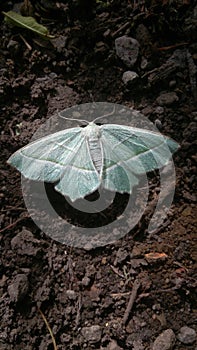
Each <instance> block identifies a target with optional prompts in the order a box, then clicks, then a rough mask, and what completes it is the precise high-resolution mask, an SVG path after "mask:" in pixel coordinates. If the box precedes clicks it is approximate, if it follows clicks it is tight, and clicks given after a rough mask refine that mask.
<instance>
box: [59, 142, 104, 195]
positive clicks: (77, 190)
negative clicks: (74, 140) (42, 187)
mask: <svg viewBox="0 0 197 350" xmlns="http://www.w3.org/2000/svg"><path fill="white" fill-rule="evenodd" d="M80 141H81V142H80V144H79V145H78V147H77V148H76V149H75V150H74V152H75V154H74V155H73V156H71V157H70V158H69V161H68V162H67V164H66V165H65V169H64V171H63V173H62V176H61V178H60V181H59V183H58V184H57V185H56V186H55V189H56V190H57V191H59V192H60V193H62V194H63V195H67V196H69V197H70V199H71V200H72V201H75V200H76V199H79V198H84V197H85V196H87V195H88V194H91V193H93V192H94V191H96V190H97V189H98V187H99V186H100V178H99V174H98V172H97V171H96V169H95V166H94V164H93V161H92V158H91V155H90V151H89V146H88V142H87V140H86V139H85V137H81V140H80Z"/></svg>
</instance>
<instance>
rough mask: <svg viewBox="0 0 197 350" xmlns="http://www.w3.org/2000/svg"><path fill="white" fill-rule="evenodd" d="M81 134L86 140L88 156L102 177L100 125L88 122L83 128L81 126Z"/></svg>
mask: <svg viewBox="0 0 197 350" xmlns="http://www.w3.org/2000/svg"><path fill="white" fill-rule="evenodd" d="M82 134H83V135H84V137H85V138H86V140H87V143H88V148H89V151H90V156H91V158H92V161H93V163H94V166H95V168H96V170H97V171H98V173H99V177H100V178H102V168H103V161H102V160H103V149H102V143H101V140H100V138H101V127H100V126H99V125H97V124H95V123H94V122H90V123H89V124H88V125H87V126H86V127H85V128H83V131H82Z"/></svg>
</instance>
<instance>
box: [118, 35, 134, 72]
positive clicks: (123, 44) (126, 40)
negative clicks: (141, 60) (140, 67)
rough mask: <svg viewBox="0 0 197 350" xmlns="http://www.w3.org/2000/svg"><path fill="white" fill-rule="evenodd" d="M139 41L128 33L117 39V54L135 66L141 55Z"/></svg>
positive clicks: (131, 65)
mask: <svg viewBox="0 0 197 350" xmlns="http://www.w3.org/2000/svg"><path fill="white" fill-rule="evenodd" d="M139 46H140V45H139V43H138V41H137V40H136V39H134V38H130V37H128V36H126V35H124V36H121V37H119V38H117V39H116V40H115V48H116V55H117V56H118V57H119V58H120V59H121V60H122V61H123V62H124V64H126V66H127V67H133V66H134V64H135V63H136V61H137V59H138V55H139Z"/></svg>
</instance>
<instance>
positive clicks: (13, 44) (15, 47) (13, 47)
mask: <svg viewBox="0 0 197 350" xmlns="http://www.w3.org/2000/svg"><path fill="white" fill-rule="evenodd" d="M7 49H8V50H9V51H10V53H11V54H12V55H16V54H17V53H18V52H19V43H18V41H16V40H12V39H11V40H10V41H9V43H8V45H7Z"/></svg>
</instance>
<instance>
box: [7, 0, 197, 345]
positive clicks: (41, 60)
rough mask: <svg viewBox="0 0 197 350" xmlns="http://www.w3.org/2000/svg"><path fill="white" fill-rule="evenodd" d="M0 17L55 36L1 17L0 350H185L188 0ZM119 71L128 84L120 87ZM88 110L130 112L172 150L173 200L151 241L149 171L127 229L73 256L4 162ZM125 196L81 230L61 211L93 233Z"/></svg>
mask: <svg viewBox="0 0 197 350" xmlns="http://www.w3.org/2000/svg"><path fill="white" fill-rule="evenodd" d="M0 9H1V11H5V12H6V11H9V10H13V11H17V12H20V11H21V13H22V14H23V15H31V16H33V17H34V18H36V20H37V21H38V22H39V23H42V24H43V25H45V26H46V27H47V28H48V30H49V33H50V34H51V35H54V38H53V39H49V40H46V39H43V38H41V37H39V36H38V35H35V34H34V33H32V32H31V31H28V30H25V29H24V28H19V27H15V26H10V25H8V23H5V21H4V16H3V14H2V13H1V15H0V19H1V36H0V108H1V115H0V119H1V135H0V143H1V158H0V178H1V189H0V198H1V231H0V241H1V264H0V320H1V321H0V327H1V331H0V350H3V349H4V350H12V349H14V350H22V349H25V350H33V349H38V350H45V349H48V350H52V349H58V350H63V349H103V350H104V349H106V350H121V349H126V350H127V349H133V350H151V349H153V350H164V349H165V350H168V349H174V350H187V349H188V350H191V349H192V350H194V349H196V348H197V343H196V326H197V324H196V323H197V322H196V294H195V291H196V258H197V250H196V240H195V239H196V238H195V234H196V216H197V212H196V195H195V188H196V187H195V181H196V154H195V144H196V134H195V132H196V121H197V110H196V102H197V85H196V72H197V67H196V65H197V42H196V39H197V6H196V4H195V2H194V1H190V0H177V1H175V0H173V1H167V0H161V1H118V0H117V1H116V0H114V1H113V0H112V1H98V2H94V1H93V2H87V1H85V0H84V1H79V2H77V1H69V2H65V1H64V2H63V1H62V2H55V1H54V2H53V1H46V2H44V1H32V2H30V1H25V2H24V3H22V2H21V3H17V2H13V1H9V2H3V3H1V5H0ZM122 36H127V37H129V38H133V39H135V40H137V44H136V42H135V41H134V42H135V44H136V45H137V49H136V47H135V50H134V51H135V52H133V51H132V50H131V53H130V55H128V56H127V59H123V58H122V57H120V55H119V54H118V50H117V44H116V45H115V42H116V43H117V41H116V40H117V39H118V38H121V37H122ZM121 40H122V39H121ZM132 42H133V41H132ZM127 71H130V72H135V73H137V77H136V74H134V73H129V80H128V81H127V80H126V79H125V74H124V73H125V72H127ZM123 74H124V75H123ZM127 74H128V73H127ZM127 74H126V76H128V75H127ZM131 77H132V78H131ZM133 77H134V78H133ZM91 102H109V103H115V104H120V105H123V106H127V107H128V108H134V109H135V110H138V111H140V112H141V113H142V114H143V115H144V116H145V118H147V119H149V120H150V121H152V122H153V123H156V125H157V126H158V127H159V130H160V131H161V132H162V134H164V135H166V136H169V137H171V138H173V139H174V140H176V141H177V142H178V143H179V144H180V148H179V150H178V151H177V152H176V153H175V154H174V156H173V160H174V165H175V169H176V189H175V194H174V199H173V203H172V205H171V208H170V211H169V212H168V215H167V218H166V219H165V220H164V222H163V223H162V225H161V226H160V227H159V228H158V229H157V230H155V231H153V232H151V233H150V232H148V229H147V228H148V224H149V222H150V220H151V217H152V215H153V214H154V210H155V205H156V203H157V200H158V197H159V186H160V179H159V173H158V172H153V173H152V174H150V175H149V184H150V189H149V202H148V204H147V207H146V210H145V212H144V214H143V215H142V217H141V218H140V220H139V222H138V223H137V225H136V226H135V227H134V228H133V227H132V228H130V229H128V232H127V234H126V235H124V237H122V238H121V239H119V240H116V241H115V242H114V243H111V244H107V245H105V246H101V247H95V246H91V244H89V245H88V244H87V245H86V247H85V244H84V247H81V248H78V247H75V246H74V247H73V246H69V245H66V244H61V243H59V242H57V241H55V240H53V239H52V238H50V237H49V236H47V235H46V234H45V233H44V232H43V231H42V230H41V229H40V228H39V227H37V226H36V224H35V223H34V221H33V220H32V219H31V217H30V215H29V213H28V211H27V209H26V206H25V203H24V199H23V195H22V190H21V176H20V174H19V173H18V172H17V170H15V169H14V168H12V167H11V166H9V165H8V164H7V163H6V161H7V159H8V158H9V156H10V155H11V154H12V153H13V152H15V151H16V150H18V149H19V148H20V147H22V146H24V145H26V144H27V143H28V142H29V141H30V140H31V137H32V136H33V134H34V133H35V131H36V130H37V129H38V127H39V126H40V125H42V124H43V123H44V122H46V121H47V119H48V118H50V117H51V116H52V115H54V114H55V113H57V110H58V111H62V110H64V109H66V108H68V107H72V106H75V105H80V104H84V103H91ZM109 123H113V117H110V121H109ZM76 126H77V122H76ZM46 186H47V185H46ZM50 186H51V187H50V188H49V192H50V191H52V196H53V195H54V196H55V195H56V196H57V198H56V200H57V203H58V204H57V206H58V205H59V207H61V203H64V202H65V199H64V198H63V197H62V196H61V195H60V194H58V195H57V194H55V191H54V189H53V186H52V185H50ZM124 196H125V195H119V197H118V198H117V197H116V198H115V200H114V203H111V206H110V208H109V210H108V211H106V214H105V215H103V216H102V215H101V216H99V215H95V216H94V218H93V225H92V226H91V225H90V224H89V217H88V216H87V215H86V216H85V214H84V216H83V213H82V214H81V213H80V214H79V213H78V212H76V211H72V209H70V207H69V206H67V207H64V213H63V214H64V216H65V212H66V216H65V218H66V219H68V218H70V222H71V223H72V225H73V228H74V229H75V227H76V226H78V228H79V227H80V226H83V227H86V226H87V227H89V230H91V227H94V230H95V227H97V226H98V227H99V230H100V229H101V228H102V224H103V227H104V225H106V216H107V218H108V216H109V217H110V220H114V221H115V220H118V218H119V217H120V215H121V213H122V212H121V210H119V209H120V208H124V201H125V200H126V201H127V199H128V198H127V196H128V195H126V198H125V197H124ZM90 200H91V201H92V203H94V197H93V198H91V199H90ZM62 205H64V204H62ZM65 208H66V209H65ZM122 215H123V216H124V211H123V214H122ZM82 219H83V220H82ZM97 220H98V222H97ZM88 225H89V226H88ZM119 229H120V228H119ZM54 231H55V227H54ZM71 233H72V232H71ZM55 234H56V232H54V237H55ZM105 234H106V235H109V237H111V236H112V235H113V232H111V230H110V228H109V232H108V231H107V230H106V231H105ZM87 240H88V238H87ZM86 243H88V242H86ZM84 248H86V249H84ZM136 286H137V287H136ZM131 297H132V298H133V304H132V305H131ZM129 301H130V303H129ZM129 305H130V306H131V307H130V310H128V306H129ZM185 327H186V328H185Z"/></svg>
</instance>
